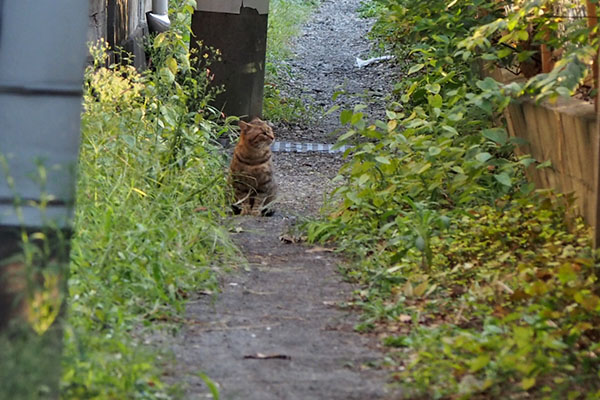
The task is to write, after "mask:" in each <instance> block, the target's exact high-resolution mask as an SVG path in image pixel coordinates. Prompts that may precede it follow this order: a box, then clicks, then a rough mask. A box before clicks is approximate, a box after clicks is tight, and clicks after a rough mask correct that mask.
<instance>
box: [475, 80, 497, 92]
mask: <svg viewBox="0 0 600 400" xmlns="http://www.w3.org/2000/svg"><path fill="white" fill-rule="evenodd" d="M477 87H478V88H479V89H481V90H483V91H484V92H488V91H497V90H498V89H499V88H498V82H496V81H495V80H494V79H492V78H489V77H488V78H485V79H484V80H482V81H479V82H477Z"/></svg>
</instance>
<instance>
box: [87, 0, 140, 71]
mask: <svg viewBox="0 0 600 400" xmlns="http://www.w3.org/2000/svg"><path fill="white" fill-rule="evenodd" d="M89 4H90V13H89V26H88V34H87V39H88V41H97V40H99V39H101V38H104V39H105V40H106V41H107V42H108V43H109V45H110V46H111V48H112V49H113V50H115V49H118V48H119V47H120V48H123V49H124V50H126V51H128V52H130V53H132V54H133V55H134V56H135V58H134V64H135V65H136V66H137V67H143V66H144V65H145V58H144V52H143V46H142V42H141V39H142V37H143V36H144V35H145V34H147V33H148V27H147V25H146V12H148V11H150V10H151V9H152V0H89ZM116 60H118V52H117V55H116V56H114V57H113V60H111V61H116Z"/></svg>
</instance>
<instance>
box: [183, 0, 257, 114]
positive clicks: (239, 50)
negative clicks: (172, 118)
mask: <svg viewBox="0 0 600 400" xmlns="http://www.w3.org/2000/svg"><path fill="white" fill-rule="evenodd" d="M268 14H269V0H198V2H197V8H196V12H195V13H194V16H193V17H192V32H193V33H194V36H195V38H194V39H193V40H192V43H191V46H192V47H193V48H199V47H200V45H199V44H198V42H197V41H200V42H201V48H199V50H200V52H201V53H200V54H202V53H205V52H207V51H208V48H210V47H212V48H215V49H219V50H220V51H221V58H222V60H221V61H218V62H215V63H214V64H213V65H211V66H210V71H211V74H214V77H215V78H214V84H215V85H216V86H220V85H223V86H224V87H225V92H224V93H222V94H221V95H219V96H218V97H217V98H216V99H215V101H214V103H213V105H214V106H215V107H217V108H218V109H221V110H222V111H223V112H224V113H225V114H226V115H236V116H245V117H247V118H248V119H251V118H253V117H260V116H261V115H262V103H263V89H264V79H265V54H266V48H267V20H268ZM199 73H205V72H204V71H200V72H199Z"/></svg>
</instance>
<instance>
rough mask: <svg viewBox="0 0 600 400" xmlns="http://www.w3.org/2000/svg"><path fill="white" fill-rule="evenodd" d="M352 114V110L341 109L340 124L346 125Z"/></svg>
mask: <svg viewBox="0 0 600 400" xmlns="http://www.w3.org/2000/svg"><path fill="white" fill-rule="evenodd" d="M352 115H354V113H353V112H352V110H344V111H342V112H341V113H340V122H341V123H342V125H346V124H347V123H348V122H350V120H351V119H352Z"/></svg>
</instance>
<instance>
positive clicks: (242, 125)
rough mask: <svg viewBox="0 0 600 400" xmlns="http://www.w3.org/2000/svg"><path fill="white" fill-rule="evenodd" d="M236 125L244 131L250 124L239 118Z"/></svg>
mask: <svg viewBox="0 0 600 400" xmlns="http://www.w3.org/2000/svg"><path fill="white" fill-rule="evenodd" d="M238 126H239V127H240V129H241V130H242V132H245V131H247V130H248V128H249V127H250V124H248V123H247V122H244V121H242V120H240V122H238Z"/></svg>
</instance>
